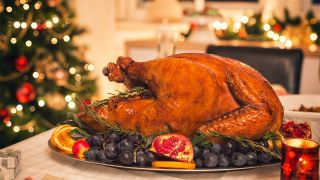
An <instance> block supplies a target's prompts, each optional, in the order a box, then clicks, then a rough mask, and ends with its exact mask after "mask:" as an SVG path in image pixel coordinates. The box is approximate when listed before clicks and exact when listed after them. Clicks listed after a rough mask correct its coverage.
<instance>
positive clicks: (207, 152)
mask: <svg viewBox="0 0 320 180" xmlns="http://www.w3.org/2000/svg"><path fill="white" fill-rule="evenodd" d="M209 153H210V150H209V149H203V150H202V157H205V156H206V155H207V154H209Z"/></svg>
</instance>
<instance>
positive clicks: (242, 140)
mask: <svg viewBox="0 0 320 180" xmlns="http://www.w3.org/2000/svg"><path fill="white" fill-rule="evenodd" d="M209 136H213V137H222V138H226V139H231V140H234V141H236V142H239V143H242V144H244V145H248V146H249V147H250V148H251V149H253V150H254V151H260V152H264V153H267V154H268V155H270V156H272V157H274V158H277V159H280V154H278V153H277V152H273V151H271V150H270V149H268V148H266V147H264V146H261V145H259V144H258V143H257V142H254V141H251V140H249V139H245V138H242V137H231V136H227V135H223V134H221V133H219V132H210V133H209Z"/></svg>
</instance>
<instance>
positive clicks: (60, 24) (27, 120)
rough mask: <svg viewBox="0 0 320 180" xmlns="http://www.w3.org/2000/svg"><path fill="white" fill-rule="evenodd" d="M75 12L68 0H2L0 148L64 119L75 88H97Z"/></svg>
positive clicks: (86, 91) (72, 107) (88, 92)
mask: <svg viewBox="0 0 320 180" xmlns="http://www.w3.org/2000/svg"><path fill="white" fill-rule="evenodd" d="M73 17H74V13H73V12H72V10H71V9H70V6H69V4H68V2H67V1H64V0H4V1H3V0H0V137H1V138H0V148H1V147H4V146H7V145H10V144H12V143H15V142H18V141H20V140H23V139H25V138H28V137H30V136H32V135H35V134H37V133H39V132H42V131H44V130H47V129H49V128H51V127H54V125H56V124H57V123H59V122H61V121H64V120H65V119H66V113H67V112H68V111H76V109H77V107H76V104H75V103H74V102H73V99H72V94H73V93H76V94H79V96H81V97H82V98H84V99H88V100H89V98H90V96H92V94H93V93H94V92H95V90H96V84H95V79H94V78H93V77H92V75H91V73H90V71H93V70H94V66H93V65H92V64H89V63H87V62H86V61H84V59H85V58H84V55H83V48H81V46H78V45H75V43H74V38H75V37H76V36H78V35H80V34H82V33H83V32H84V29H83V28H80V27H78V26H77V25H76V24H75V23H74V21H73Z"/></svg>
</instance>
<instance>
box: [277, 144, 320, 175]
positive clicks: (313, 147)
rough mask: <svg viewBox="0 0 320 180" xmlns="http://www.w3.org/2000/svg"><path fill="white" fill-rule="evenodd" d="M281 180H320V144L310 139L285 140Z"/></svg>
mask: <svg viewBox="0 0 320 180" xmlns="http://www.w3.org/2000/svg"><path fill="white" fill-rule="evenodd" d="M281 179H285V180H287V179H312V180H313V179H319V144H318V143H317V142H316V141H313V140H310V139H286V140H284V141H283V142H282V160H281Z"/></svg>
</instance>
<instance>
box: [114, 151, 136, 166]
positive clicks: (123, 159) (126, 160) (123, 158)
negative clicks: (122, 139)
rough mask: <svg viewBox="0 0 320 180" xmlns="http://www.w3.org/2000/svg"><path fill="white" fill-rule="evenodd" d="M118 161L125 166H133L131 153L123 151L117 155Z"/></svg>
mask: <svg viewBox="0 0 320 180" xmlns="http://www.w3.org/2000/svg"><path fill="white" fill-rule="evenodd" d="M117 159H118V161H119V162H120V163H121V164H123V165H126V166H129V165H131V164H133V152H130V151H124V152H122V153H120V154H119V155H118V158H117Z"/></svg>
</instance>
